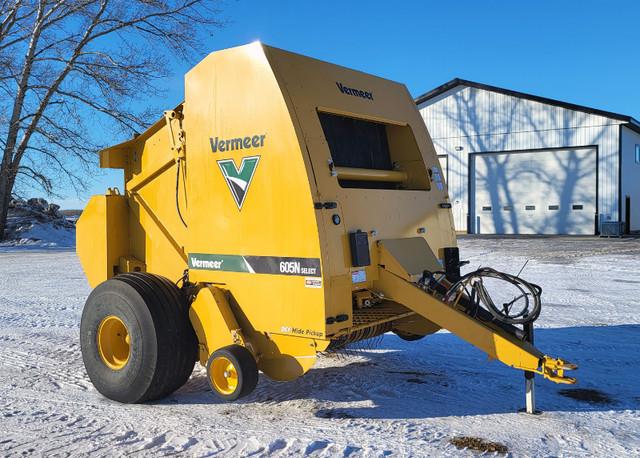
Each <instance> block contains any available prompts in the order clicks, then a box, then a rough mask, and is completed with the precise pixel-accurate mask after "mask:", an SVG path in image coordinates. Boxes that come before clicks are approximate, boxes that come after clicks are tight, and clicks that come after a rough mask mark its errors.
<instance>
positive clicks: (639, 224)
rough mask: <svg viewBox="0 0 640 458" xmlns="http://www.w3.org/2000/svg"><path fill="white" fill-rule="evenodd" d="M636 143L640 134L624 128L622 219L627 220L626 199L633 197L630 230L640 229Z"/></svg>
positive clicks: (638, 143) (639, 142) (638, 142)
mask: <svg viewBox="0 0 640 458" xmlns="http://www.w3.org/2000/svg"><path fill="white" fill-rule="evenodd" d="M636 145H640V134H638V133H637V132H634V131H632V130H631V129H628V128H626V127H623V128H622V219H623V220H624V221H626V220H627V215H626V212H625V200H626V197H627V196H629V197H630V198H631V220H630V230H632V231H640V179H638V178H639V177H640V164H638V163H636Z"/></svg>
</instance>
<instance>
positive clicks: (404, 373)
mask: <svg viewBox="0 0 640 458" xmlns="http://www.w3.org/2000/svg"><path fill="white" fill-rule="evenodd" d="M385 372H386V373H387V374H401V375H418V376H420V375H435V376H436V377H442V374H436V373H435V372H417V371H385Z"/></svg>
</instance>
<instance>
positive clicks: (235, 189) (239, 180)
mask: <svg viewBox="0 0 640 458" xmlns="http://www.w3.org/2000/svg"><path fill="white" fill-rule="evenodd" d="M259 160H260V156H250V157H243V158H242V163H241V164H240V168H239V169H238V168H237V167H236V164H235V162H233V159H223V160H220V161H217V162H218V166H219V167H220V171H221V172H222V176H223V177H224V180H225V181H226V182H227V186H229V190H231V195H232V196H233V200H235V202H236V205H237V206H238V210H242V204H244V199H245V197H246V196H247V191H249V186H251V180H253V174H254V173H255V172H256V167H257V166H258V161H259Z"/></svg>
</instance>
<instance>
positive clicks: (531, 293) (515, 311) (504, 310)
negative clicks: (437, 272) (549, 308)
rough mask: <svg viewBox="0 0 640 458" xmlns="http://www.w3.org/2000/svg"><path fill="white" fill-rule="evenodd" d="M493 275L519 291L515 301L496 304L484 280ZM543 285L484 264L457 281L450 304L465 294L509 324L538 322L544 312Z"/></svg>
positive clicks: (474, 304) (451, 292)
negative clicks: (540, 285) (541, 298)
mask: <svg viewBox="0 0 640 458" xmlns="http://www.w3.org/2000/svg"><path fill="white" fill-rule="evenodd" d="M487 278H492V279H497V280H501V281H505V282H507V283H509V284H511V285H513V286H515V288H516V289H517V290H518V291H519V294H517V295H516V296H515V297H514V298H513V299H512V300H509V301H507V302H503V303H502V304H501V306H498V305H496V303H495V302H494V300H493V299H492V298H491V295H490V294H489V292H488V291H487V288H486V287H485V284H484V281H483V279H487ZM541 294H542V288H540V287H539V286H538V285H535V284H533V283H529V282H527V281H525V280H523V279H522V278H520V277H517V276H515V275H511V274H507V273H504V272H498V271H497V270H495V269H491V268H489V267H483V268H481V269H478V270H476V271H474V272H471V273H468V274H466V275H464V276H463V277H461V278H460V280H458V281H457V282H455V283H454V284H453V285H452V286H451V287H450V288H449V289H448V291H447V293H446V294H445V301H446V302H447V303H448V304H457V303H458V301H459V300H460V299H461V297H462V296H463V295H466V297H467V298H468V299H469V300H470V302H471V303H472V304H473V306H475V307H479V306H480V305H482V306H484V308H486V309H487V310H488V311H489V312H491V314H492V315H493V316H494V318H496V319H497V320H499V321H501V322H503V323H508V324H526V323H530V322H532V321H535V320H536V319H537V318H538V316H539V315H540V308H541V302H540V295H541Z"/></svg>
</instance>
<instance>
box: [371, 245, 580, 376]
mask: <svg viewBox="0 0 640 458" xmlns="http://www.w3.org/2000/svg"><path fill="white" fill-rule="evenodd" d="M378 249H379V255H380V266H379V269H378V280H377V281H376V282H375V287H376V288H377V289H378V290H379V291H381V292H382V293H384V295H385V297H386V298H387V300H391V301H394V302H397V303H400V304H402V305H404V306H405V307H407V308H408V309H410V310H412V311H414V312H415V313H417V314H418V315H421V316H422V317H424V318H426V319H428V320H429V321H432V322H433V323H435V324H436V325H438V326H439V327H441V328H444V329H447V330H449V331H451V332H452V333H453V334H455V335H457V336H458V337H460V338H461V339H463V340H465V341H467V342H469V343H470V344H472V345H474V346H475V347H477V348H479V349H480V350H482V351H484V352H486V353H487V355H488V356H489V360H493V359H498V360H500V361H502V362H503V363H505V364H507V365H508V366H512V367H515V368H518V369H523V370H525V371H528V372H535V373H537V374H540V375H542V376H544V377H545V378H548V379H549V380H552V381H554V382H556V383H566V384H574V383H576V382H577V379H575V378H572V377H566V376H564V371H565V370H575V369H577V368H578V366H577V365H575V364H571V363H568V362H566V361H563V360H561V359H553V358H550V357H549V356H546V355H545V354H544V353H542V352H541V351H540V350H538V349H537V348H536V347H535V346H534V345H533V344H532V343H531V342H532V340H533V335H532V333H533V326H532V324H531V323H532V321H533V320H530V321H529V322H528V325H525V331H523V330H521V329H519V328H517V327H516V326H514V325H513V324H512V323H509V322H503V321H500V320H499V319H497V318H496V316H495V315H493V314H492V313H490V312H489V311H488V310H485V309H483V308H480V307H478V304H477V303H472V302H473V301H472V300H471V299H470V297H469V295H468V294H467V293H465V291H464V289H461V290H460V291H459V293H458V294H456V291H452V290H455V289H456V285H457V284H458V283H460V284H467V285H468V284H469V283H471V280H472V277H473V275H469V276H465V277H468V279H466V278H465V277H462V278H461V279H460V281H459V282H457V283H456V282H455V281H450V280H447V277H446V275H445V272H443V271H442V267H441V266H440V264H439V262H438V261H437V259H436V258H435V256H434V255H433V253H432V252H431V251H430V250H429V247H428V245H427V244H426V242H425V241H424V240H423V239H421V238H412V239H404V240H403V241H399V240H381V241H379V242H378ZM418 258H422V260H423V262H422V265H425V264H426V265H428V266H429V267H428V269H429V270H427V271H426V272H425V273H429V272H438V271H440V272H438V273H440V274H441V277H440V279H439V280H438V281H437V282H435V283H434V281H435V280H433V281H432V282H431V284H430V285H427V284H425V283H423V282H424V279H423V278H422V279H420V280H418V281H417V282H416V281H415V277H416V270H417V267H416V265H417V264H416V260H417V259H418ZM490 272H495V271H492V270H490ZM433 278H435V276H434V277H433ZM513 278H517V277H513ZM523 283H525V284H526V282H524V281H523ZM530 286H531V285H530ZM535 288H538V287H536V286H535V285H533V286H532V289H533V290H534V292H535ZM538 289H539V288H538ZM535 317H537V313H536V314H535V316H534V317H533V319H535ZM513 321H514V322H518V321H517V320H513Z"/></svg>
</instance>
